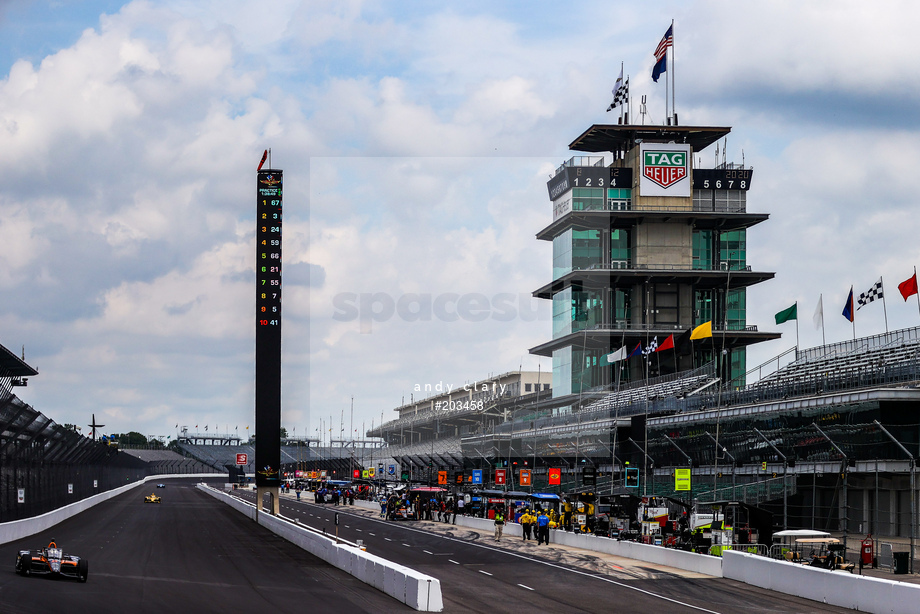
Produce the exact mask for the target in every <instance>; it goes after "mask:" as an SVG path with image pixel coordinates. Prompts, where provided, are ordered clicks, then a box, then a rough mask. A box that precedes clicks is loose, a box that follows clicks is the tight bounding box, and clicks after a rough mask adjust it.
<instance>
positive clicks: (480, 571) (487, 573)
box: [479, 569, 492, 576]
mask: <svg viewBox="0 0 920 614" xmlns="http://www.w3.org/2000/svg"><path fill="white" fill-rule="evenodd" d="M479 573H484V574H486V575H487V576H491V575H492V574H490V573H489V572H488V571H483V570H481V569H480V570H479Z"/></svg>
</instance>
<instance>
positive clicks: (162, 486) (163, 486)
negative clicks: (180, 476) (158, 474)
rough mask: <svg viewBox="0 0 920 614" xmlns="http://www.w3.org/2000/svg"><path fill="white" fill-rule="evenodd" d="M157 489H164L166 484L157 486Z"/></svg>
mask: <svg viewBox="0 0 920 614" xmlns="http://www.w3.org/2000/svg"><path fill="white" fill-rule="evenodd" d="M157 488H166V484H157Z"/></svg>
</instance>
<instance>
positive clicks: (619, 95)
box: [607, 77, 629, 113]
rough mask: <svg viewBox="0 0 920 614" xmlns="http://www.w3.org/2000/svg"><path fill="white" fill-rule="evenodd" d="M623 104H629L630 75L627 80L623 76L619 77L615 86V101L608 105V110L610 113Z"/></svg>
mask: <svg viewBox="0 0 920 614" xmlns="http://www.w3.org/2000/svg"><path fill="white" fill-rule="evenodd" d="M621 104H629V77H626V81H623V77H620V78H619V79H617V82H616V85H614V87H613V102H611V103H610V106H609V107H607V112H608V113H609V112H610V111H612V110H614V109H615V108H617V107H618V106H620V105H621Z"/></svg>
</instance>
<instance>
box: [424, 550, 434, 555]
mask: <svg viewBox="0 0 920 614" xmlns="http://www.w3.org/2000/svg"><path fill="white" fill-rule="evenodd" d="M422 552H424V553H425V554H434V553H433V552H428V551H427V550H422Z"/></svg>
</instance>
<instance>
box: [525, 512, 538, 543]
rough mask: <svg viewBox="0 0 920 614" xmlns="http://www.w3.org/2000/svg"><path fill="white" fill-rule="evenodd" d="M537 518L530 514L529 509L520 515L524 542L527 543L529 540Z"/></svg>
mask: <svg viewBox="0 0 920 614" xmlns="http://www.w3.org/2000/svg"><path fill="white" fill-rule="evenodd" d="M536 521H537V517H536V516H534V515H533V514H531V513H530V510H529V509H525V510H524V513H523V514H522V515H521V533H523V535H524V540H523V541H525V542H526V541H527V540H529V539H530V535H531V532H532V531H533V525H534V523H536Z"/></svg>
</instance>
